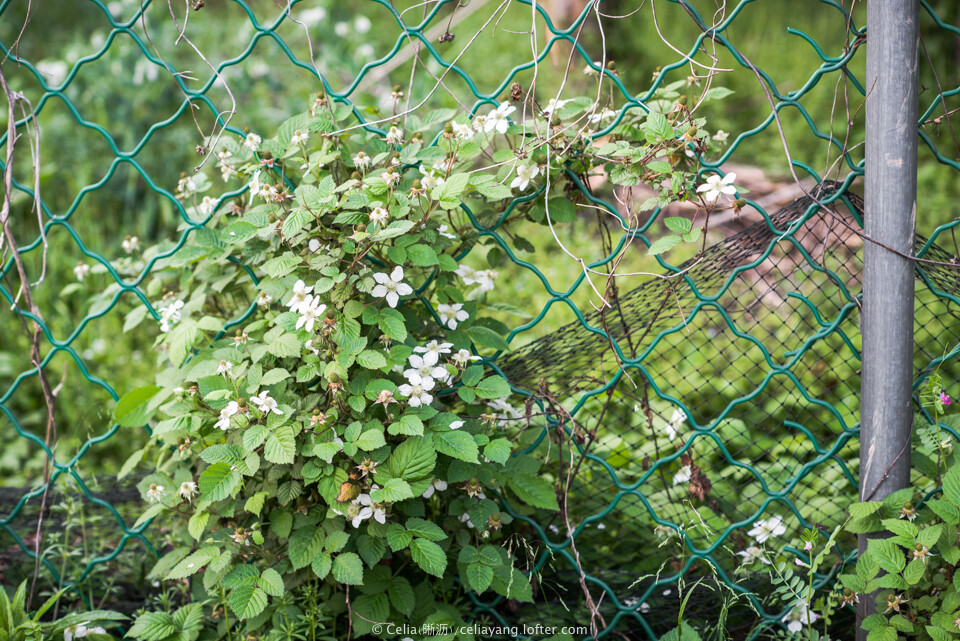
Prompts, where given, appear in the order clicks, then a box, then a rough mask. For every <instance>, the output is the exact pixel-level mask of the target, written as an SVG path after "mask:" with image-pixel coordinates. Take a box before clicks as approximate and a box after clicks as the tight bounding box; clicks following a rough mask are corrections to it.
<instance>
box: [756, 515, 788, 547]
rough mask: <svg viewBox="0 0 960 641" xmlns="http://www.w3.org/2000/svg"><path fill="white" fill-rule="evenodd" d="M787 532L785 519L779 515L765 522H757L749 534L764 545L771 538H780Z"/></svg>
mask: <svg viewBox="0 0 960 641" xmlns="http://www.w3.org/2000/svg"><path fill="white" fill-rule="evenodd" d="M786 531H787V528H786V526H785V525H783V517H782V516H780V515H777V516H774V517H772V518H770V519H767V520H765V521H757V522H756V523H754V527H753V528H752V529H751V530H750V531H749V532H747V534H748V535H749V536H751V537H753V538H754V539H756V541H757V543H763V542H764V541H766V540H767V539H769V538H770V537H774V536H780V535H781V534H784V533H785V532H786Z"/></svg>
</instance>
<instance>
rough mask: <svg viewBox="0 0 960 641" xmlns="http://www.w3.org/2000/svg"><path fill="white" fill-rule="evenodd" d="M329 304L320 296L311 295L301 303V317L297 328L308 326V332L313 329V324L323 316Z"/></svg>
mask: <svg viewBox="0 0 960 641" xmlns="http://www.w3.org/2000/svg"><path fill="white" fill-rule="evenodd" d="M326 311H327V306H326V305H324V304H323V303H321V302H320V297H319V296H310V297H308V298H307V299H306V300H305V301H303V304H302V305H300V318H298V319H297V329H300V328H301V327H304V328H306V330H307V331H308V332H312V331H313V325H314V323H316V322H317V321H319V320H320V319H321V318H323V314H324V312H326Z"/></svg>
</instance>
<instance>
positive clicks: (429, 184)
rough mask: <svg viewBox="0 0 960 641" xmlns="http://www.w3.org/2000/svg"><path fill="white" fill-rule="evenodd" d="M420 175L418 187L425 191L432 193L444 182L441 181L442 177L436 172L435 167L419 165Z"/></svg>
mask: <svg viewBox="0 0 960 641" xmlns="http://www.w3.org/2000/svg"><path fill="white" fill-rule="evenodd" d="M420 173H421V174H422V177H421V178H420V185H421V186H422V187H423V188H424V189H426V190H427V191H433V190H434V189H435V188H437V187H439V186H440V185H442V184H443V183H445V182H446V181H445V180H444V179H443V176H442V175H441V174H440V173H438V172H437V168H436V167H433V168H429V167H425V166H424V165H423V164H422V163H421V164H420Z"/></svg>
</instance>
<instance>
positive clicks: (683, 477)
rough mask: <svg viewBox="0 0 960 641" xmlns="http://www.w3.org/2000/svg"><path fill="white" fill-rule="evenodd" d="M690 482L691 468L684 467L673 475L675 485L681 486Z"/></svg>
mask: <svg viewBox="0 0 960 641" xmlns="http://www.w3.org/2000/svg"><path fill="white" fill-rule="evenodd" d="M689 480H690V466H689V465H684V466H683V467H681V468H680V469H679V470H677V473H676V474H674V475H673V484H674V485H680V484H681V483H686V482H687V481H689Z"/></svg>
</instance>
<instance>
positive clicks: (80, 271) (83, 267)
mask: <svg viewBox="0 0 960 641" xmlns="http://www.w3.org/2000/svg"><path fill="white" fill-rule="evenodd" d="M89 273H90V265H87V264H86V263H77V266H76V267H74V268H73V274H74V275H75V276H76V277H77V280H79V281H80V282H81V283H82V282H83V279H84V278H85V277H86V276H87V274H89Z"/></svg>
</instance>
